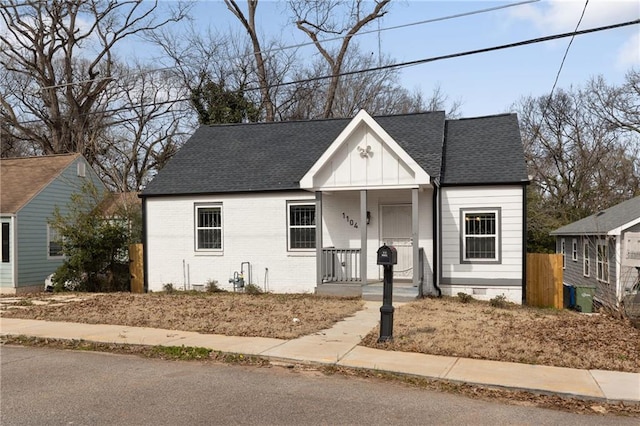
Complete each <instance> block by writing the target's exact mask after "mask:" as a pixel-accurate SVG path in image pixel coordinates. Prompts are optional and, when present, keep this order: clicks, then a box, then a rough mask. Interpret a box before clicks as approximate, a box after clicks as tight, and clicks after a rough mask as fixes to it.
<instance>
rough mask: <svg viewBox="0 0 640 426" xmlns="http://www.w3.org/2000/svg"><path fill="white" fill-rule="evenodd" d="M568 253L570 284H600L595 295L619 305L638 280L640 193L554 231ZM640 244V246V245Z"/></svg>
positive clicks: (567, 278)
mask: <svg viewBox="0 0 640 426" xmlns="http://www.w3.org/2000/svg"><path fill="white" fill-rule="evenodd" d="M551 235H553V236H555V237H556V252H557V253H562V254H563V255H564V261H563V267H564V274H563V275H564V278H563V281H564V283H565V284H567V285H581V286H585V285H586V286H588V285H592V286H595V287H596V293H595V297H594V299H595V300H596V301H597V302H599V303H601V304H604V305H608V306H614V307H615V306H617V305H618V304H619V302H620V301H621V300H622V299H623V298H624V297H625V296H626V295H627V294H628V293H629V292H630V291H632V289H633V287H634V285H636V284H637V282H638V273H639V272H638V271H639V270H638V268H637V267H640V252H638V255H635V254H634V253H636V252H635V249H632V247H633V246H634V245H635V244H638V241H639V240H640V197H635V198H632V199H630V200H627V201H625V202H623V203H620V204H617V205H615V206H613V207H610V208H608V209H606V210H603V211H601V212H598V213H596V214H593V215H591V216H589V217H586V218H584V219H581V220H579V221H577V222H573V223H570V224H569V225H566V226H563V227H562V228H559V229H556V230H555V231H553V232H551ZM639 247H640V246H639Z"/></svg>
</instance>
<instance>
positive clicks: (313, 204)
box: [287, 200, 318, 252]
mask: <svg viewBox="0 0 640 426" xmlns="http://www.w3.org/2000/svg"><path fill="white" fill-rule="evenodd" d="M294 206H309V207H313V209H314V212H315V213H314V223H313V225H292V224H291V207H294ZM317 214H318V210H317V209H316V202H315V200H300V201H287V251H293V252H310V251H315V250H316V246H317V244H318V241H315V230H316V226H317V223H318V217H317ZM295 228H298V229H302V228H304V229H313V230H314V244H313V247H303V248H298V247H292V246H291V229H295Z"/></svg>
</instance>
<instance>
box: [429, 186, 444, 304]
mask: <svg viewBox="0 0 640 426" xmlns="http://www.w3.org/2000/svg"><path fill="white" fill-rule="evenodd" d="M431 204H432V208H433V213H432V214H433V287H434V288H435V289H436V291H437V292H438V297H442V290H440V286H439V284H440V210H441V206H440V179H438V178H436V179H434V180H433V202H432V203H431Z"/></svg>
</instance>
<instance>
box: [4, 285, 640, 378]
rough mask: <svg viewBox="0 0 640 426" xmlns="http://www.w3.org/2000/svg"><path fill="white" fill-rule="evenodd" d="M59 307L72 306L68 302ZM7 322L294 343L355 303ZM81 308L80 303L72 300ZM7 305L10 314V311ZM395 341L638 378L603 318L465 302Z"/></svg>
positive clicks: (38, 305) (48, 301) (144, 306)
mask: <svg viewBox="0 0 640 426" xmlns="http://www.w3.org/2000/svg"><path fill="white" fill-rule="evenodd" d="M61 298H63V299H64V298H66V299H64V300H67V301H66V302H62V301H61ZM9 300H13V299H8V298H4V297H3V298H0V304H2V305H4V309H3V310H2V316H4V317H12V318H30V319H41V320H52V321H73V322H86V323H93V324H97V323H101V324H121V325H127V326H140V327H158V328H166V329H172V330H185V331H196V332H200V333H217V334H227V335H233V336H260V337H275V338H281V339H292V338H296V337H299V336H302V335H306V334H311V333H314V332H317V331H320V330H322V329H325V328H329V327H331V326H332V325H333V324H334V323H335V322H336V321H340V320H341V319H343V318H345V317H347V316H349V315H352V314H353V313H355V312H356V311H358V310H359V309H361V307H362V301H361V300H359V299H338V298H327V297H317V296H313V295H292V294H287V295H280V294H261V295H248V294H239V293H213V294H211V293H195V294H185V293H180V292H178V293H173V294H165V293H150V294H130V293H110V294H97V295H95V294H71V295H69V294H62V295H57V294H38V295H32V296H29V297H26V298H21V299H19V301H16V302H13V303H11V304H10V303H6V302H8V301H9ZM74 300H75V301H74ZM7 306H11V309H7ZM393 334H394V341H393V342H391V343H386V344H378V343H377V342H376V341H377V338H378V336H379V330H378V329H377V328H376V329H374V330H372V332H371V333H370V334H369V335H368V336H366V337H365V339H364V340H363V342H362V344H363V345H366V346H369V347H373V348H379V349H385V350H395V351H407V352H421V353H428V354H434V355H448V356H460V357H469V358H482V359H492V360H500V361H512V362H521V363H529V364H543V365H554V366H559V367H572V368H583V369H584V368H588V369H603V370H618V371H630V372H640V330H639V329H636V328H634V327H633V326H632V325H631V324H630V323H629V322H627V321H621V320H618V319H614V318H612V317H610V316H607V315H605V314H593V315H588V314H579V313H577V312H572V311H558V310H552V309H536V308H527V307H522V306H516V305H510V304H507V305H506V306H505V307H493V306H491V305H490V304H489V303H487V302H479V301H475V300H474V301H471V302H469V303H462V302H461V301H460V299H459V298H455V297H454V298H442V299H423V300H418V301H415V302H411V303H407V304H405V305H404V306H401V307H399V308H398V307H396V311H395V314H394V333H393Z"/></svg>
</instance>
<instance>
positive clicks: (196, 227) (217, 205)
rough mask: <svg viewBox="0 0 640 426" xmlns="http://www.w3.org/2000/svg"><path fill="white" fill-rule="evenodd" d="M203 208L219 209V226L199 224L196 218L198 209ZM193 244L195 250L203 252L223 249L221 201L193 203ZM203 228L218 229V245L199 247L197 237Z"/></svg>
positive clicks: (216, 251) (219, 251) (214, 251)
mask: <svg viewBox="0 0 640 426" xmlns="http://www.w3.org/2000/svg"><path fill="white" fill-rule="evenodd" d="M204 209H213V210H219V211H220V226H199V225H198V218H199V212H200V210H204ZM193 215H194V217H193V228H194V231H193V244H194V249H195V251H197V252H204V253H221V252H222V251H223V250H224V212H223V209H222V203H206V204H195V205H194V210H193ZM204 230H214V231H215V230H219V231H220V247H214V248H200V240H199V238H198V235H199V232H198V231H204Z"/></svg>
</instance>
